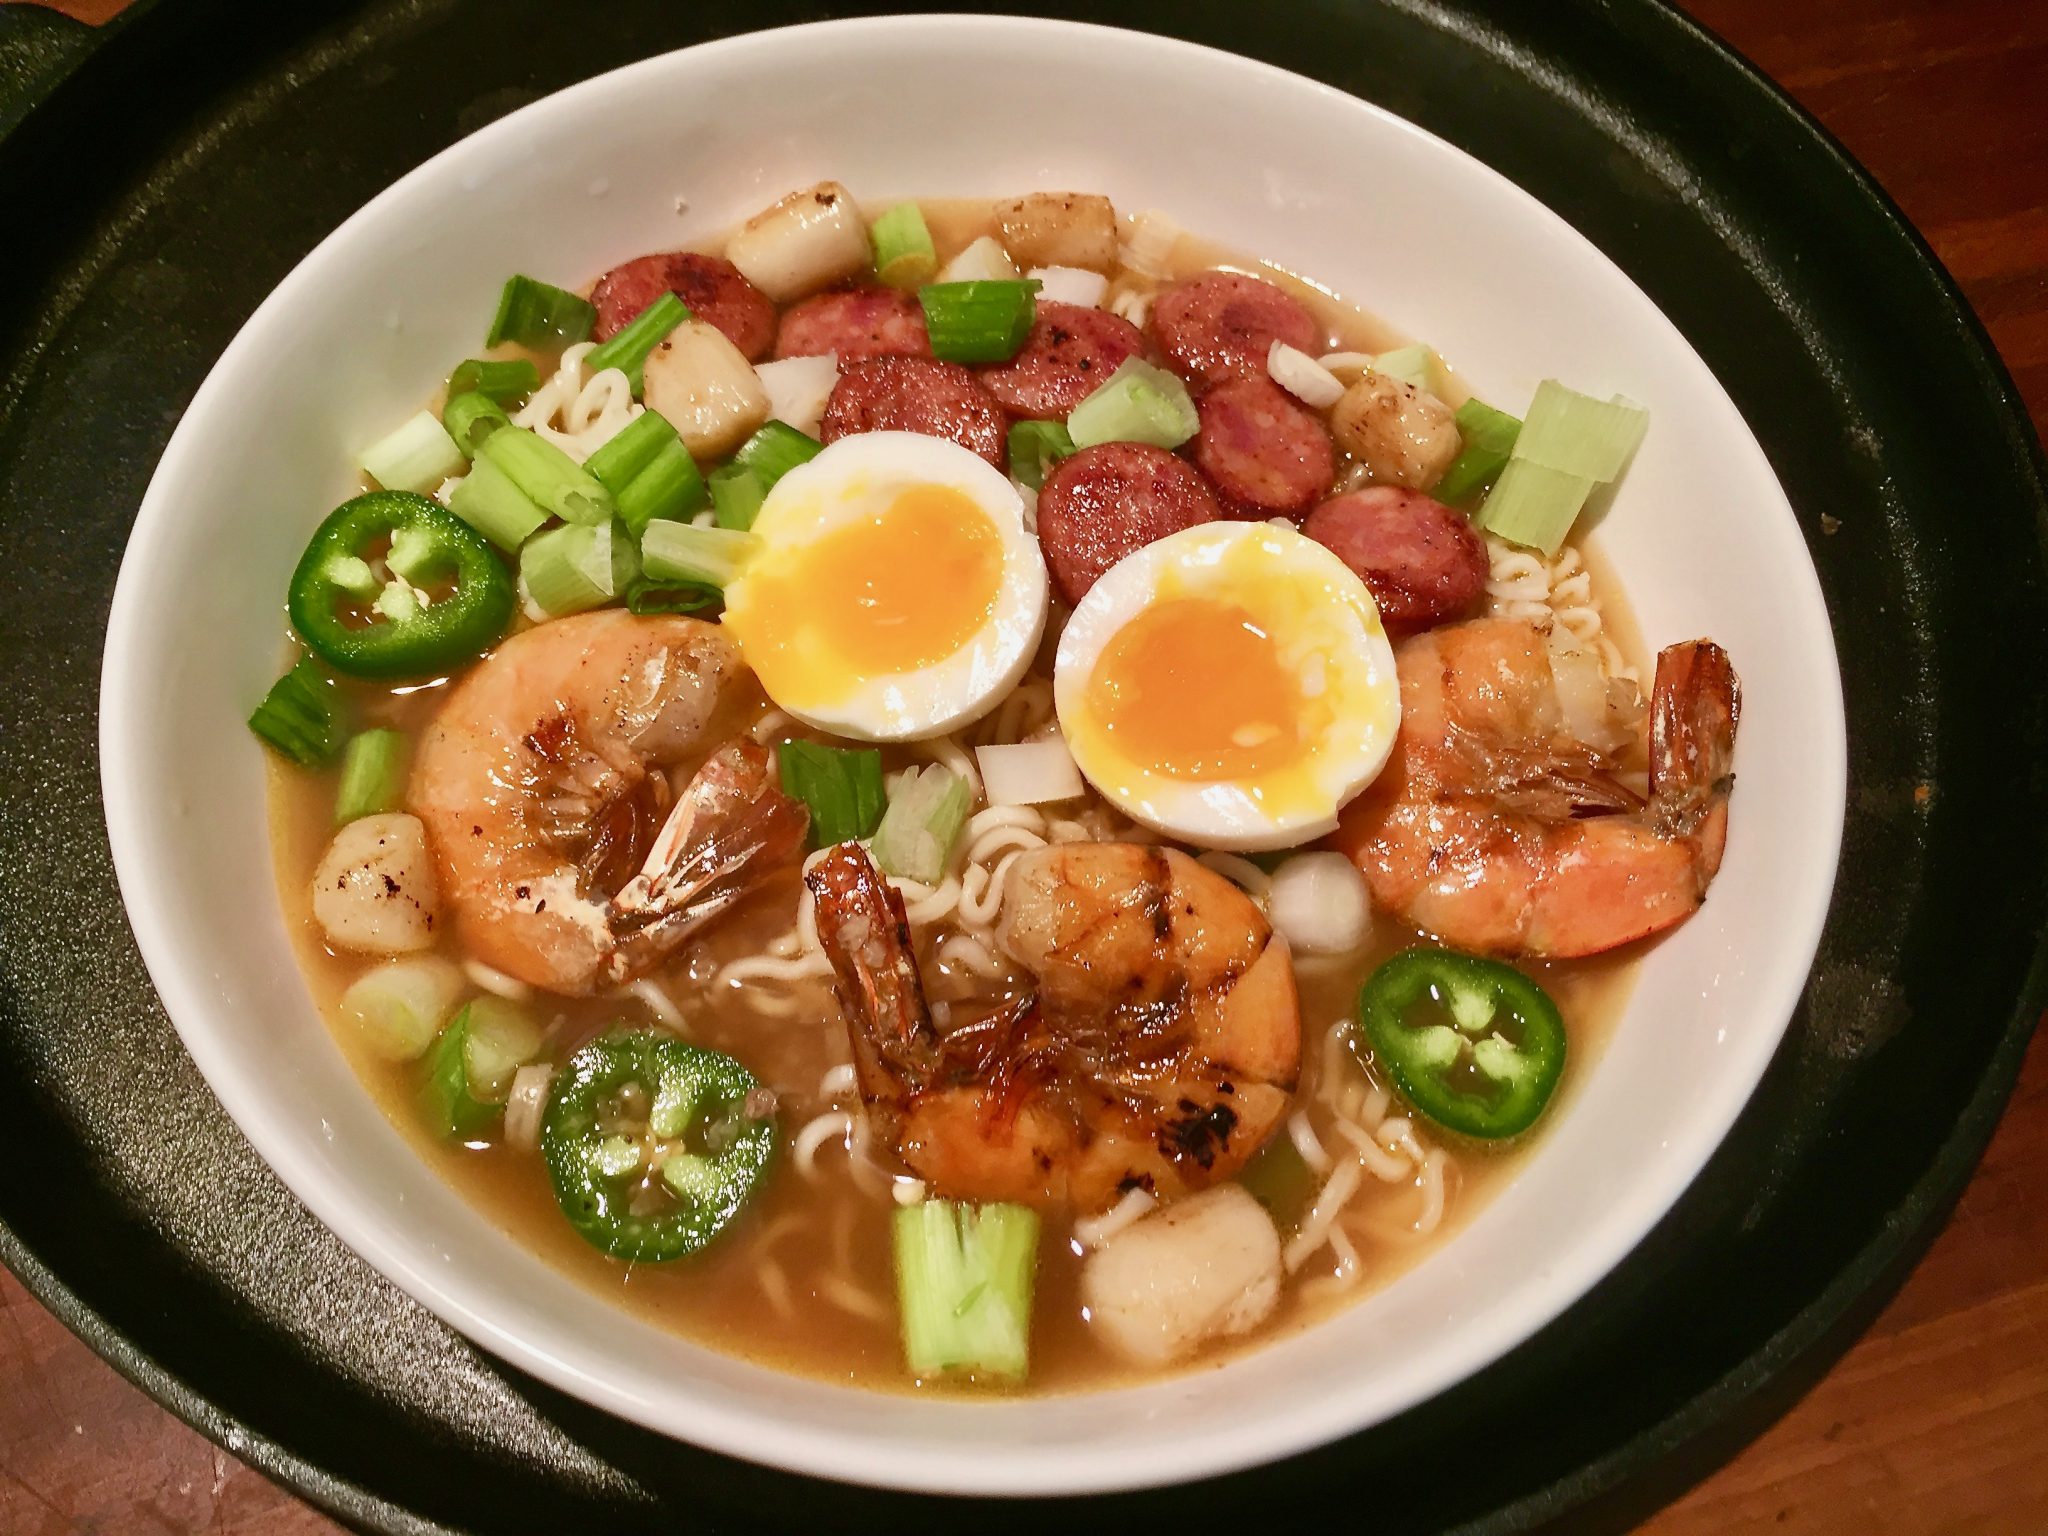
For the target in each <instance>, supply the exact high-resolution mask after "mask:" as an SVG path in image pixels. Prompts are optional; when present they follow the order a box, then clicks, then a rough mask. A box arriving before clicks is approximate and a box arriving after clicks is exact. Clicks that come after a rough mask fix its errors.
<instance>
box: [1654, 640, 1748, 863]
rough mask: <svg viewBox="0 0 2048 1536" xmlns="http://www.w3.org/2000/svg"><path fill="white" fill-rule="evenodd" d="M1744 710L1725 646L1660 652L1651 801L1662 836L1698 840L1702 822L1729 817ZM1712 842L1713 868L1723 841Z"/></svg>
mask: <svg viewBox="0 0 2048 1536" xmlns="http://www.w3.org/2000/svg"><path fill="white" fill-rule="evenodd" d="M1741 713H1742V686H1741V684H1740V683H1739V682H1737V680H1736V677H1735V668H1734V666H1733V665H1732V664H1731V663H1730V662H1729V660H1728V653H1727V652H1726V651H1724V650H1722V649H1721V647H1720V646H1718V645H1715V644H1714V643H1713V642H1712V641H1711V640H1688V641H1686V642H1685V643H1684V644H1682V645H1673V646H1667V647H1665V649H1664V650H1662V651H1660V652H1659V653H1658V655H1657V682H1656V686H1655V690H1654V692H1653V694H1652V697H1651V701H1650V804H1651V807H1652V810H1653V813H1654V814H1655V816H1656V820H1657V825H1658V829H1659V830H1660V831H1661V832H1663V833H1664V835H1666V836H1668V837H1691V836H1695V835H1697V834H1698V833H1699V832H1700V831H1701V830H1702V824H1703V823H1708V822H1711V821H1713V820H1714V819H1715V818H1716V816H1717V813H1725V807H1726V805H1727V802H1728V792H1729V790H1730V789H1731V788H1732V787H1733V786H1734V783H1735V774H1734V771H1733V763H1734V757H1735V725H1736V721H1737V719H1738V718H1739V717H1740V715H1741ZM1708 831H1709V833H1710V836H1711V828H1708ZM1711 841H1712V842H1713V845H1714V858H1713V860H1712V864H1713V865H1715V866H1718V865H1719V863H1720V857H1719V838H1718V836H1711ZM1707 872H1708V873H1709V874H1711V873H1712V869H1709V870H1708V871H1707Z"/></svg>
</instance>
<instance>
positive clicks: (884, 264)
mask: <svg viewBox="0 0 2048 1536" xmlns="http://www.w3.org/2000/svg"><path fill="white" fill-rule="evenodd" d="M870 233H871V234H872V235H873V237H874V242H875V276H877V277H879V278H880V279H881V280H882V281H883V282H885V283H887V284H888V285H889V286H890V287H891V288H915V287H917V286H918V284H920V283H928V282H930V281H931V280H932V274H933V273H935V272H937V271H938V270H939V252H938V248H937V247H935V246H934V245H933V244H932V232H931V230H929V229H928V228H926V227H925V222H924V210H923V209H922V208H920V207H918V206H917V204H915V203H898V204H897V205H896V206H895V207H894V208H891V209H890V210H889V211H888V212H887V213H885V214H883V215H882V216H881V217H880V218H879V219H877V220H875V227H874V229H873V230H872V231H870Z"/></svg>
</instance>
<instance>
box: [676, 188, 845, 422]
mask: <svg viewBox="0 0 2048 1536" xmlns="http://www.w3.org/2000/svg"><path fill="white" fill-rule="evenodd" d="M873 254H874V253H873V251H872V250H871V249H870V247H869V244H868V226H867V220H865V219H864V218H862V217H861V212H860V204H858V203H856V202H855V201H854V200H853V194H852V193H851V192H849V191H847V190H846V188H844V187H842V186H841V185H840V184H839V183H838V182H836V181H821V182H819V183H818V184H817V185H816V186H815V187H806V188H804V190H803V191H801V192H792V193H790V194H789V196H787V197H785V198H784V199H782V201H781V202H779V203H777V204H775V205H774V206H773V207H771V208H764V209H762V210H761V211H760V212H759V213H757V214H755V215H754V216H753V217H752V218H751V219H749V220H747V222H746V223H745V224H743V225H741V226H740V229H739V232H738V233H737V234H735V235H734V236H733V237H732V239H730V240H729V241H727V242H726V246H725V259H726V260H727V261H729V262H731V263H732V264H733V265H734V266H736V267H738V268H739V269H740V272H741V273H742V274H743V275H744V276H745V277H746V279H747V281H748V282H750V283H752V284H753V285H754V286H755V287H756V288H758V289H760V290H761V291H762V292H763V293H765V294H767V295H768V297H769V298H771V299H773V300H774V301H775V302H776V303H778V304H787V303H788V302H789V301H790V300H792V299H800V298H802V297H803V296H804V295H805V294H807V293H816V292H817V291H818V290H819V289H820V288H825V287H828V286H830V285H831V284H833V283H836V282H838V281H839V280H840V279H841V278H846V277H851V276H853V274H854V273H856V272H859V271H862V270H864V269H865V268H866V267H867V265H868V262H869V261H870V260H871V259H872V258H873ZM693 451H694V450H693Z"/></svg>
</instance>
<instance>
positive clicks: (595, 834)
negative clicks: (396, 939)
mask: <svg viewBox="0 0 2048 1536" xmlns="http://www.w3.org/2000/svg"><path fill="white" fill-rule="evenodd" d="M739 670H740V664H739V658H738V655H737V653H736V652H735V651H734V649H733V646H732V643H731V642H730V641H729V640H727V639H726V638H725V637H724V636H723V635H722V634H720V633H719V631H718V629H717V628H716V627H715V626H713V625H710V624H704V623H700V622H699V621H697V620H695V619H684V618H669V617H663V618H638V617H635V616H633V615H631V614H627V613H622V612H619V611H617V610H611V611H607V612H597V613H587V614H582V615H580V616H577V617H575V618H567V619H558V620H556V621H555V622H553V623H550V624H543V625H540V626H538V627H537V628H534V629H530V630H527V631H525V632H524V633H521V634H518V635H515V636H513V637H512V638H511V639H510V640H508V641H506V642H505V643H504V644H503V645H502V646H500V647H499V648H498V650H497V651H496V652H495V653H494V654H493V655H492V656H491V657H490V658H489V659H488V660H486V661H484V662H482V663H480V664H479V665H478V666H477V667H476V668H474V669H473V670H472V671H471V672H470V673H469V674H468V675H467V676H466V677H464V678H463V680H462V681H461V682H460V683H459V684H457V685H456V687H455V689H454V691H453V692H452V693H450V695H449V696H448V699H447V702H446V703H444V704H443V705H442V706H441V709H440V712H439V713H438V714H437V715H435V717H434V720H433V723H432V725H430V726H429V727H428V729H427V733H426V736H425V738H424V740H423V741H422V742H421V744H420V751H419V760H418V763H417V765H416V766H415V768H414V770H413V776H412V784H411V790H410V795H409V797H408V798H409V800H410V802H411V806H412V809H413V810H414V811H415V812H416V813H417V814H418V815H419V817H420V819H421V820H422V821H423V822H425V824H426V827H427V832H428V836H429V838H430V839H431V841H432V843H433V845H434V850H435V858H436V862H437V864H438V867H439V871H440V887H441V891H442V896H443V900H444V902H445V903H446V904H447V905H448V906H450V907H451V908H452V910H453V911H454V913H455V917H456V922H457V924H458V925H459V927H460V929H461V932H462V937H463V940H464V942H465V944H466V945H467V946H468V948H469V950H470V951H471V952H472V953H473V954H475V955H476V956H477V957H478V958H479V959H481V960H483V961H484V962H485V963H486V964H489V965H492V966H495V967H497V968H498V969H499V970H501V971H504V972H505V973H507V974H508V975H511V976H516V977H518V978H519V979H520V980H522V981H526V982H530V983H532V984H533V985H534V986H538V987H545V988H547V989H549V990H550V991H554V992H562V993H567V994H570V995H581V994H585V993H589V992H592V991H595V990H597V989H598V988H600V987H602V986H607V985H613V984H616V983H619V982H623V981H626V980H629V979H630V978H632V977H634V976H636V975H639V974H641V973H642V972H644V971H646V970H648V969H649V968H650V967H652V966H653V965H655V964H657V963H658V962H659V961H661V960H662V959H664V958H665V957H666V956H667V955H669V954H670V953H671V952H673V951H674V949H675V948H676V946H677V945H678V944H679V943H680V942H681V941H682V939H683V937H684V936H685V935H686V934H688V933H690V932H691V931H693V930H694V929H696V928H698V927H700V926H702V925H703V924H704V923H705V922H708V921H709V920H710V919H711V918H713V917H715V916H717V915H718V914H719V913H720V912H722V911H724V910H725V909H726V908H727V907H729V906H731V905H732V904H733V903H734V902H736V901H737V900H738V899H739V898H740V897H741V896H742V895H744V894H745V893H746V892H747V891H748V890H750V889H751V888H752V887H753V886H754V884H756V883H757V882H758V881H759V880H760V878H761V877H762V876H764V875H765V874H767V873H768V872H769V871H770V870H772V869H773V868H774V867H775V866H776V865H778V864H782V863H786V862H789V861H791V860H793V859H794V858H795V857H796V855H797V852H798V850H799V849H800V848H801V847H802V845H803V838H804V833H805V830H806V829H807V827H808V825H809V813H808V812H807V811H806V810H805V808H804V806H803V805H802V804H801V803H800V802H798V801H795V800H792V799H790V798H789V797H788V796H787V795H785V794H783V793H782V791H781V789H780V787H779V786H778V785H777V783H776V781H775V774H774V771H773V766H772V764H771V762H770V760H769V756H768V753H767V751H766V749H764V748H762V747H759V746H756V745H755V744H754V743H753V742H751V741H748V740H746V739H744V738H740V739H736V740H733V741H730V742H728V743H727V744H725V745H724V746H721V747H719V748H718V749H717V750H716V751H714V752H712V753H711V755H710V756H709V757H708V759H706V760H705V761H704V763H703V766H702V768H701V770H700V771H699V772H698V773H697V774H696V776H695V777H694V778H693V779H691V780H690V781H689V782H688V784H687V785H686V787H684V788H683V790H682V791H681V793H680V794H676V793H674V792H673V791H672V790H671V787H670V781H669V779H668V777H667V770H669V769H671V768H674V767H676V766H678V765H679V764H681V763H682V762H684V761H686V760H687V759H689V758H691V757H693V756H696V755H700V754H702V753H703V751H704V749H705V747H706V746H707V745H709V744H710V742H711V741H712V740H713V739H715V736H716V733H717V727H718V725H719V723H720V708H719V706H720V705H721V703H723V702H724V701H725V698H726V695H727V692H728V688H729V685H730V683H731V682H732V680H733V679H734V677H735V676H736V675H738V673H739Z"/></svg>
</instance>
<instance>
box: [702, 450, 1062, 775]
mask: <svg viewBox="0 0 2048 1536" xmlns="http://www.w3.org/2000/svg"><path fill="white" fill-rule="evenodd" d="M914 486H943V487H946V488H948V489H950V490H953V491H956V492H958V493H959V494H961V495H962V496H965V497H966V498H967V499H968V500H969V501H971V502H973V503H974V505H975V506H976V507H978V508H979V509H980V510H981V512H982V513H983V515H984V516H986V517H987V519H988V521H989V524H990V526H991V527H992V528H993V529H994V530H995V533H996V535H997V537H998V539H999V541H1000V544H1001V558H1002V569H1001V574H1000V576H999V578H998V582H997V587H996V593H995V598H994V600H993V602H992V603H991V605H990V611H989V615H988V618H987V620H986V621H985V622H983V623H982V624H981V625H980V626H979V627H978V628H977V629H976V630H975V632H974V633H973V634H972V635H971V636H970V637H969V638H968V640H967V641H966V642H965V643H964V644H963V645H961V646H960V647H959V648H957V649H956V650H955V651H954V652H953V653H952V654H951V655H949V656H946V657H945V658H943V659H941V660H939V661H936V662H934V663H932V664H931V665H929V666H923V667H918V668H915V669H913V670H907V671H900V672H885V673H875V674H872V675H867V676H860V677H858V678H855V679H852V680H851V685H850V686H848V682H849V678H848V676H846V675H842V676H840V677H836V678H828V677H822V676H821V677H820V678H818V679H817V680H816V681H815V683H813V682H810V681H807V680H801V679H799V680H788V679H785V680H783V681H782V682H781V684H780V686H779V687H778V686H774V685H770V684H769V682H768V679H767V678H765V677H764V678H763V679H762V682H763V686H764V687H765V688H767V690H768V693H769V696H770V697H771V698H772V699H773V700H774V702H775V703H776V705H777V706H778V707H779V708H781V709H783V710H786V711H787V712H788V713H789V714H791V715H794V716H795V717H796V718H797V719H799V720H802V721H804V722H805V723H806V724H808V725H812V726H815V727H816V728H817V729H819V730H822V731H829V732H831V733H832V734H834V735H836V736H845V737H850V738H852V739H854V740H857V741H912V740H917V739H920V738H923V737H928V736H938V735H943V734H944V733H946V732H948V731H951V730H956V729H958V728H959V727H960V726H963V725H967V724H970V723H971V722H973V721H975V720H978V719H980V718H981V717H982V716H983V715H984V714H986V713H988V711H989V710H990V709H992V708H993V707H994V706H995V705H996V704H997V703H999V702H1000V701H1001V699H1002V698H1003V696H1004V695H1005V694H1007V693H1008V692H1009V691H1010V690H1011V689H1012V688H1014V687H1015V686H1016V684H1017V681H1018V679H1019V678H1021V677H1022V676H1023V675H1024V672H1025V670H1026V669H1027V668H1028V667H1029V666H1030V665H1031V658H1032V656H1033V655H1034V654H1035V653H1036V651H1037V648H1038V641H1039V637H1040V635H1041V634H1042V633H1043V632H1044V628H1045V612H1046V592H1047V584H1046V573H1045V559H1044V556H1043V555H1042V554H1041V553H1040V551H1039V548H1038V540H1037V539H1036V538H1035V537H1033V535H1032V534H1031V533H1030V532H1029V531H1028V530H1027V529H1026V528H1025V526H1024V504H1023V501H1022V499H1021V498H1020V497H1019V495H1018V492H1017V488H1016V486H1014V485H1013V484H1011V482H1010V480H1009V477H1008V476H1006V475H1004V474H1003V473H1002V472H1001V471H1000V470H997V469H995V468H993V467H992V466H990V465H989V463H988V462H987V461H986V460H984V459H983V458H981V457H980V456H979V455H977V454H975V453H972V452H970V451H969V450H967V449H965V448H962V447H961V446H960V445H959V444H957V443H953V442H949V441H947V440H946V439H944V438H938V437H926V436H924V435H923V434H921V433H914V432H866V433H860V434H857V435H854V436H851V437H843V438H840V439H839V440H838V441H837V442H835V443H832V444H830V445H829V446H827V447H826V448H825V450H824V451H823V452H822V453H820V454H818V455H817V457H815V458H813V459H812V460H811V461H810V462H809V463H807V464H802V465H799V466H798V467H797V468H795V469H793V470H791V471H790V472H789V473H788V474H786V475H784V476H783V477H782V479H780V480H779V481H777V482H776V484H775V487H774V489H773V490H771V491H770V492H769V493H768V496H767V499H766V500H765V501H764V502H763V503H762V505H761V510H760V513H759V515H758V516H757V517H756V518H755V520H754V529H753V531H754V534H755V537H757V538H758V539H759V540H760V541H761V548H760V550H759V552H758V553H757V554H756V555H755V556H754V557H753V558H752V559H751V560H750V561H749V562H748V565H747V568H746V570H745V571H744V572H742V573H741V575H740V577H739V578H738V579H737V580H736V581H735V582H733V583H732V585H731V586H730V587H728V589H727V592H726V611H727V617H728V622H729V623H730V624H732V627H733V629H734V631H735V633H736V634H737V635H738V637H739V639H740V646H741V653H742V655H744V654H745V651H746V643H747V638H748V635H749V633H750V632H751V629H752V626H753V624H754V623H755V622H757V620H758V616H755V618H754V619H750V617H749V613H748V593H747V585H748V583H749V581H751V580H754V579H756V578H757V577H758V576H760V575H762V574H772V573H774V572H776V571H778V570H780V569H786V568H787V567H786V566H785V565H783V564H782V562H788V561H793V560H794V559H795V558H796V557H797V555H798V553H799V552H800V551H801V550H802V549H803V548H804V546H806V545H808V544H810V543H811V542H813V541H815V540H817V539H819V538H822V537H824V536H825V535H827V534H829V533H831V532H833V531H834V530H836V529H839V528H842V527H845V526H847V525H849V524H851V523H854V522H857V521H859V520H860V519H862V518H865V517H869V516H872V515H874V513H876V512H877V511H878V510H880V509H882V508H884V507H887V506H889V505H890V504H892V503H893V502H894V500H895V499H896V497H898V496H899V495H901V494H902V493H903V492H904V491H906V490H909V489H911V488H912V487H914Z"/></svg>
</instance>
